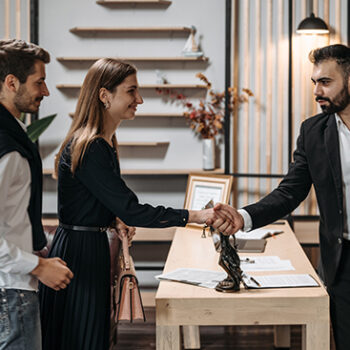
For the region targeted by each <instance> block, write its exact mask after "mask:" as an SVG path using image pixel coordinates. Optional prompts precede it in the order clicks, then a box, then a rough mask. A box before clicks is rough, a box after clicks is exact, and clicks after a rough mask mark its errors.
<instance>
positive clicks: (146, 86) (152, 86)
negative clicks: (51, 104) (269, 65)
mask: <svg viewBox="0 0 350 350" xmlns="http://www.w3.org/2000/svg"><path fill="white" fill-rule="evenodd" d="M139 87H140V89H206V88H207V86H206V85H203V84H143V85H140V86H139ZM56 88H57V89H80V88H81V84H57V85H56Z"/></svg>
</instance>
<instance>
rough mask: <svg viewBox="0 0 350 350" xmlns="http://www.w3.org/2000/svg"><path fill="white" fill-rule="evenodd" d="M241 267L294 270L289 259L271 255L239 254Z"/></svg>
mask: <svg viewBox="0 0 350 350" xmlns="http://www.w3.org/2000/svg"><path fill="white" fill-rule="evenodd" d="M240 259H241V269H242V270H243V271H244V272H247V271H292V270H295V268H294V267H293V265H292V263H291V261H290V260H281V259H280V257H278V256H275V255H272V256H241V255H240Z"/></svg>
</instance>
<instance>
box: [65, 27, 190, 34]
mask: <svg viewBox="0 0 350 350" xmlns="http://www.w3.org/2000/svg"><path fill="white" fill-rule="evenodd" d="M191 30H192V29H191V28H190V27H124V28H122V27H73V28H71V29H70V30H69V31H70V32H71V33H74V34H84V33H164V32H177V33H190V32H191Z"/></svg>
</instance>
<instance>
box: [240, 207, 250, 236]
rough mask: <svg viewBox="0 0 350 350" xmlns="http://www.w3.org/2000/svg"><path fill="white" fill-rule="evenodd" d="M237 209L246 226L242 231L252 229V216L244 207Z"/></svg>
mask: <svg viewBox="0 0 350 350" xmlns="http://www.w3.org/2000/svg"><path fill="white" fill-rule="evenodd" d="M237 211H238V213H239V214H241V215H242V217H243V222H244V226H243V229H242V231H244V232H248V231H250V230H251V229H252V227H253V221H252V218H251V216H250V215H249V213H248V212H247V211H246V210H244V209H238V210H237Z"/></svg>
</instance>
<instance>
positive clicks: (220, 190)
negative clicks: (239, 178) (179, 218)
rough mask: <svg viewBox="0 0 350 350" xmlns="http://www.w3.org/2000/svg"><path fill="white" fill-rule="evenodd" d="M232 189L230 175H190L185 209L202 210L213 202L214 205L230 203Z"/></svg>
mask: <svg viewBox="0 0 350 350" xmlns="http://www.w3.org/2000/svg"><path fill="white" fill-rule="evenodd" d="M231 189H232V176H230V175H203V174H190V175H189V176H188V181H187V189H186V196H185V204H184V208H185V209H188V210H201V209H203V208H204V207H205V205H206V204H207V203H208V202H209V201H210V200H213V202H214V203H218V202H220V203H226V204H227V203H228V202H229V199H230V194H231Z"/></svg>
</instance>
